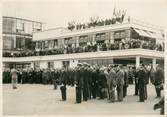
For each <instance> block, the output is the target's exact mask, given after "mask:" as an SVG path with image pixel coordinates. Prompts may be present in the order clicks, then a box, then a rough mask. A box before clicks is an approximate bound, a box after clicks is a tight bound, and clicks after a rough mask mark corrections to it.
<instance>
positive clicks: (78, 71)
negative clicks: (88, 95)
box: [75, 63, 83, 103]
mask: <svg viewBox="0 0 167 117" xmlns="http://www.w3.org/2000/svg"><path fill="white" fill-rule="evenodd" d="M81 66H82V64H81V63H78V65H77V67H76V68H75V84H76V103H81V102H82V89H83V76H82V73H81V72H82V71H81Z"/></svg>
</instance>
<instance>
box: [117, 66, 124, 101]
mask: <svg viewBox="0 0 167 117" xmlns="http://www.w3.org/2000/svg"><path fill="white" fill-rule="evenodd" d="M116 77H117V96H118V97H117V98H118V101H123V85H124V71H123V66H122V65H119V66H118V71H117V74H116Z"/></svg>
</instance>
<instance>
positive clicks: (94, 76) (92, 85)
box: [91, 67, 99, 99]
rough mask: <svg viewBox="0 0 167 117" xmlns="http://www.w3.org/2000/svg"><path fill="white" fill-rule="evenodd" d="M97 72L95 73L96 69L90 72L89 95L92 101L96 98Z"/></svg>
mask: <svg viewBox="0 0 167 117" xmlns="http://www.w3.org/2000/svg"><path fill="white" fill-rule="evenodd" d="M98 76H99V75H98V72H97V68H95V67H94V68H93V70H92V82H91V88H92V90H91V94H92V96H93V99H95V98H96V96H97V89H98V80H97V79H98Z"/></svg>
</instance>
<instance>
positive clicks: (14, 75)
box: [11, 68, 18, 89]
mask: <svg viewBox="0 0 167 117" xmlns="http://www.w3.org/2000/svg"><path fill="white" fill-rule="evenodd" d="M11 77H12V86H13V89H17V78H18V75H17V70H16V69H15V68H13V69H11Z"/></svg>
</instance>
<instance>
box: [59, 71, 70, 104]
mask: <svg viewBox="0 0 167 117" xmlns="http://www.w3.org/2000/svg"><path fill="white" fill-rule="evenodd" d="M67 76H68V74H67V68H63V69H62V73H61V77H60V84H61V87H60V90H61V95H62V101H66V99H67V97H66V84H67Z"/></svg>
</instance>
